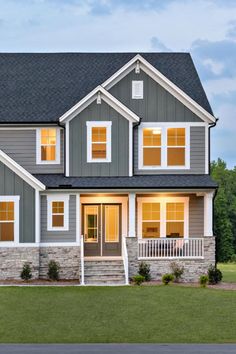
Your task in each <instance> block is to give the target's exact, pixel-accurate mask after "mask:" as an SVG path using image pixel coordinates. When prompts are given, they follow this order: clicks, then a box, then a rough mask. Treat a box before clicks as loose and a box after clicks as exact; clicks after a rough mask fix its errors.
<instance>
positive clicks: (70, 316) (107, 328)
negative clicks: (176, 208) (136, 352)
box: [0, 286, 236, 343]
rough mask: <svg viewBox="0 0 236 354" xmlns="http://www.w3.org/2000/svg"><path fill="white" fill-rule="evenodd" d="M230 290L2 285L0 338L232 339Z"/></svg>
mask: <svg viewBox="0 0 236 354" xmlns="http://www.w3.org/2000/svg"><path fill="white" fill-rule="evenodd" d="M235 329H236V292H234V291H224V290H214V289H201V288H190V287H177V286H141V287H137V286H136V287H135V286H130V287H27V288H26V287H25V288H24V287H23V288H22V287H14V288H10V287H2V288H0V342H2V343H40V342H44V343H79V342H82V343H86V342H91V343H93V342H97V343H98V342H116V343H117V342H143V343H144V342H169V343H170V342H176V343H177V342H187V343H191V342H202V343H206V342H214V343H216V342H217V343H223V342H236V331H235Z"/></svg>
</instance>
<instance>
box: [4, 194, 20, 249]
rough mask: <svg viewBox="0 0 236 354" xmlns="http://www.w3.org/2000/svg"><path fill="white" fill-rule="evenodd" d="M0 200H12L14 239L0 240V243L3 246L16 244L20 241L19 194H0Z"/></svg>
mask: <svg viewBox="0 0 236 354" xmlns="http://www.w3.org/2000/svg"><path fill="white" fill-rule="evenodd" d="M0 202H14V241H0V245H1V246H4V247H8V246H18V245H19V243H20V227H19V225H20V218H19V215H20V212H19V202H20V196H19V195H5V196H0Z"/></svg>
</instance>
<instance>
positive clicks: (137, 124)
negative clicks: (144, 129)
mask: <svg viewBox="0 0 236 354" xmlns="http://www.w3.org/2000/svg"><path fill="white" fill-rule="evenodd" d="M141 122H142V118H140V120H139V122H138V123H136V124H134V125H133V146H132V149H133V152H132V153H133V166H132V167H133V176H134V129H135V128H137V127H138V126H139V125H140V124H141Z"/></svg>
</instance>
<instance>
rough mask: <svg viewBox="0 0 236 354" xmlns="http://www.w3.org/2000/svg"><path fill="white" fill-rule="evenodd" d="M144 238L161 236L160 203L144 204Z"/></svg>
mask: <svg viewBox="0 0 236 354" xmlns="http://www.w3.org/2000/svg"><path fill="white" fill-rule="evenodd" d="M142 235H143V238H157V237H160V203H143V204H142Z"/></svg>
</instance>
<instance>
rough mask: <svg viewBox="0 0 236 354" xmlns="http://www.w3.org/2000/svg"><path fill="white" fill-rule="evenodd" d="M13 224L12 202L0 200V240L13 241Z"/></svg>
mask: <svg viewBox="0 0 236 354" xmlns="http://www.w3.org/2000/svg"><path fill="white" fill-rule="evenodd" d="M14 224H15V212H14V202H13V201H0V241H14Z"/></svg>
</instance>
